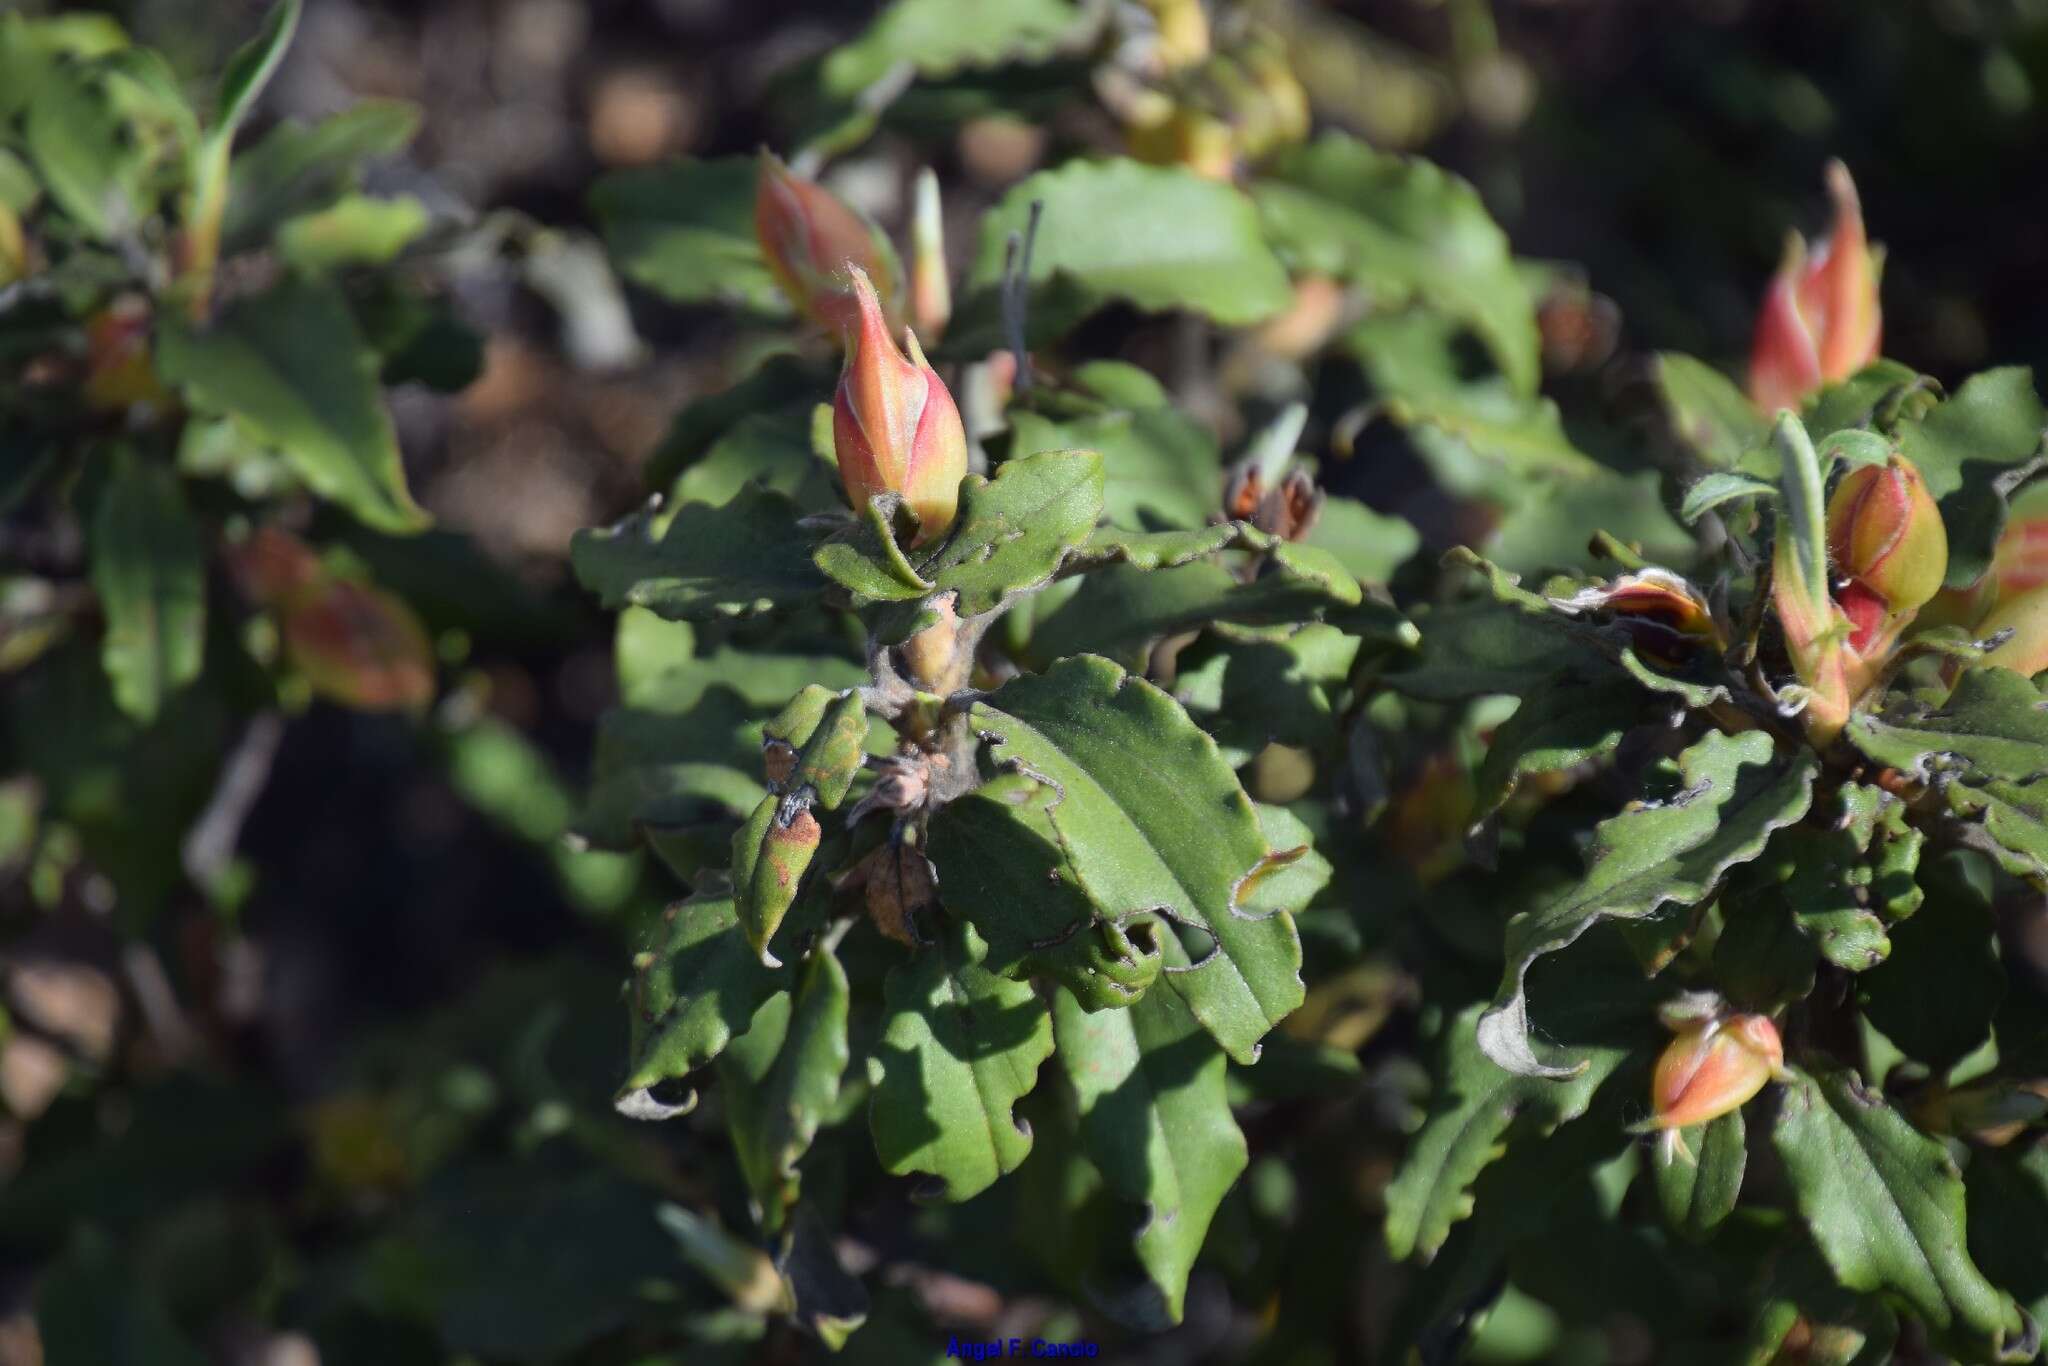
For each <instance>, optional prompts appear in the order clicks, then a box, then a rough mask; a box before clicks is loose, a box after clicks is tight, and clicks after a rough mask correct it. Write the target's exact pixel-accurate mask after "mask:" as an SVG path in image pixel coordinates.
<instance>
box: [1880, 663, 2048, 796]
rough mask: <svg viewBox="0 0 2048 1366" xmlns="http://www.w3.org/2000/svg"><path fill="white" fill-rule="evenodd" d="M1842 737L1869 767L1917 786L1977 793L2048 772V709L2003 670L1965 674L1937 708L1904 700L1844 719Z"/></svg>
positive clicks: (2025, 685)
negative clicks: (1953, 786) (1953, 785)
mask: <svg viewBox="0 0 2048 1366" xmlns="http://www.w3.org/2000/svg"><path fill="white" fill-rule="evenodd" d="M1847 734H1848V736H1849V739H1850V741H1851V742H1852V743H1854V744H1855V746H1856V748H1858V749H1860V750H1862V751H1863V753H1864V754H1866V755H1868V756H1869V757H1870V758H1871V759H1872V760H1873V761H1875V762H1877V763H1879V764H1885V765H1888V766H1890V767H1892V768H1896V769H1898V770H1900V771H1901V772H1903V773H1906V774H1909V775H1911V776H1912V777H1914V778H1917V779H1919V780H1921V781H1923V782H1955V781H1961V782H1966V783H1970V784H1972V785H1977V786H1983V785H1985V784H1987V783H1989V782H1991V781H1993V780H1998V779H2004V780H2007V781H2009V782H2012V783H2024V782H2026V781H2027V780H2028V779H2031V778H2033V777H2035V776H2037V775H2039V774H2043V773H2048V708H2044V707H2043V706H2042V695H2041V692H2040V690H2039V689H2038V688H2036V687H2035V686H2034V685H2033V684H2032V683H2031V682H2029V681H2028V680H2027V679H2026V678H2025V677H2023V676H2021V675H2020V674H2016V673H2014V672H2013V671H2012V670H2010V669H1996V668H1992V669H1968V670H1965V671H1964V673H1963V676H1962V679H1961V680H1960V681H1959V682H1958V683H1957V684H1956V690H1955V692H1954V693H1953V694H1952V695H1951V696H1950V697H1949V699H1948V701H1947V702H1945V703H1943V704H1941V705H1940V706H1938V707H1931V706H1928V705H1925V704H1924V703H1919V702H1914V701H1911V700H1908V701H1905V702H1903V703H1902V704H1900V705H1897V706H1894V707H1893V708H1891V709H1889V710H1888V711H1887V712H1884V713H1873V712H1862V713H1858V714H1857V715H1855V716H1852V717H1850V718H1849V726H1848V731H1847Z"/></svg>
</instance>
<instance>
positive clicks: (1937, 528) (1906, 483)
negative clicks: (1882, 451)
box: [1828, 455, 1948, 653]
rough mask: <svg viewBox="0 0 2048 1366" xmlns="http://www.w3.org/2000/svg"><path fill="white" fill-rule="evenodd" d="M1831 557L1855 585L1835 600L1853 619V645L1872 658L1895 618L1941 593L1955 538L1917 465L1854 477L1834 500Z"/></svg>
mask: <svg viewBox="0 0 2048 1366" xmlns="http://www.w3.org/2000/svg"><path fill="white" fill-rule="evenodd" d="M1828 557H1829V558H1830V559H1831V560H1832V561H1833V562H1834V567H1835V570H1836V572H1837V573H1839V574H1841V575H1842V576H1843V577H1844V578H1846V579H1847V580H1848V582H1847V583H1846V584H1844V585H1842V586H1841V587H1839V588H1837V589H1836V590H1835V600H1836V601H1837V602H1838V603H1840V604H1841V607H1842V611H1843V613H1844V615H1846V616H1847V617H1848V618H1849V622H1850V635H1849V644H1850V646H1851V647H1852V648H1854V649H1855V650H1857V651H1858V652H1859V653H1867V652H1868V651H1869V649H1870V647H1871V646H1872V644H1873V643H1875V641H1876V640H1877V639H1878V637H1879V635H1880V634H1881V633H1882V632H1883V631H1884V630H1885V628H1886V626H1887V624H1888V622H1889V620H1890V618H1893V617H1897V616H1899V615H1901V614H1911V613H1913V612H1915V611H1917V610H1919V608H1920V607H1921V606H1922V605H1923V604H1925V603H1926V602H1927V600H1928V599H1930V598H1932V597H1933V596H1934V595H1935V594H1936V593H1937V592H1939V591H1940V590H1941V580H1942V576H1943V575H1944V574H1946V573H1947V572H1948V531H1947V529H1946V528H1944V527H1943V526H1942V522H1941V510H1940V509H1939V508H1937V507H1936V506H1935V505H1934V496H1933V495H1932V494H1930V493H1928V491H1927V484H1926V481H1924V480H1923V479H1921V477H1920V471H1919V470H1917V469H1915V468H1913V464H1912V462H1911V461H1909V460H1906V459H1905V458H1904V457H1902V456H1897V455H1894V456H1893V457H1892V458H1891V460H1890V461H1889V462H1888V463H1886V464H1883V465H1864V466H1861V467H1859V468H1857V469H1853V470H1851V471H1849V473H1848V474H1847V475H1846V476H1844V477H1843V479H1842V482H1841V483H1839V484H1837V485H1836V486H1835V492H1834V496H1833V497H1832V498H1830V499H1828Z"/></svg>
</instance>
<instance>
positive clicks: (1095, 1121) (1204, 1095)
mask: <svg viewBox="0 0 2048 1366" xmlns="http://www.w3.org/2000/svg"><path fill="white" fill-rule="evenodd" d="M1178 947H1179V946H1178V945H1177V944H1176V945H1174V946H1173V949H1174V950H1178ZM1176 956H1179V955H1178V954H1177V953H1176ZM1053 1036H1054V1038H1055V1039H1056V1040H1057V1041H1058V1043H1059V1059H1060V1064H1061V1066H1062V1067H1064V1068H1065V1069H1066V1074H1067V1079H1068V1081H1070V1082H1071V1083H1072V1084H1073V1087H1074V1094H1075V1096H1076V1098H1077V1100H1078V1102H1079V1105H1080V1112H1081V1138H1082V1142H1083V1145H1084V1147H1085V1149H1086V1151H1087V1154H1088V1156H1089V1158H1090V1160H1092V1161H1093V1162H1094V1164H1095V1166H1096V1169H1097V1170H1098V1171H1100V1172H1101V1173H1102V1179H1103V1182H1104V1184H1105V1185H1106V1186H1107V1187H1108V1189H1109V1190H1110V1191H1111V1192H1112V1193H1114V1194H1115V1195H1116V1196H1118V1197H1119V1198H1120V1199H1123V1200H1127V1201H1130V1202H1132V1203H1134V1204H1137V1205H1140V1206H1142V1207H1143V1213H1142V1215H1141V1216H1140V1218H1139V1220H1138V1223H1137V1229H1136V1232H1135V1234H1134V1242H1135V1246H1136V1251H1137V1256H1138V1261H1139V1263H1140V1264H1141V1265H1142V1266H1143V1267H1144V1268H1145V1270H1146V1273H1147V1274H1148V1276H1149V1278H1150V1280H1151V1284H1152V1286H1153V1288H1154V1290H1155V1291H1156V1293H1157V1295H1158V1296H1159V1298H1160V1299H1161V1300H1162V1301H1163V1302H1164V1308H1165V1315H1164V1317H1165V1319H1166V1320H1167V1321H1169V1322H1172V1323H1178V1322H1180V1318H1181V1308H1182V1303H1183V1301H1184V1298H1185V1296H1186V1292H1187V1282H1188V1273H1189V1271H1191V1270H1192V1269H1193V1268H1194V1264H1195V1258H1196V1256H1197V1255H1198V1254H1199V1253H1200V1252H1201V1250H1202V1241H1203V1239H1204V1238H1205V1237H1206V1236H1207V1235H1208V1232H1209V1223H1210V1220H1211V1219H1213V1218H1214V1217H1215V1214H1216V1207H1217V1206H1218V1205H1219V1204H1221V1203H1222V1201H1223V1196H1224V1194H1225V1192H1227V1191H1228V1190H1229V1189H1230V1188H1231V1186H1232V1185H1233V1184H1235V1183H1236V1181H1237V1178H1238V1176H1239V1175H1240V1174H1241V1173H1242V1172H1243V1171H1244V1169H1245V1165H1246V1162H1247V1161H1248V1150H1247V1148H1246V1145H1245V1140H1244V1135H1243V1134H1242V1133H1241V1132H1239V1130H1238V1127H1237V1122H1236V1120H1234V1119H1233V1118H1232V1117H1231V1114H1230V1102H1229V1100H1228V1098H1227V1096H1226V1094H1225V1086H1224V1072H1225V1060H1224V1056H1223V1053H1222V1051H1221V1050H1220V1049H1218V1048H1217V1047H1216V1044H1215V1041H1214V1040H1212V1039H1211V1038H1210V1037H1209V1036H1208V1034H1207V1033H1205V1032H1204V1031H1203V1029H1202V1026H1201V1025H1200V1024H1199V1023H1197V1022H1196V1020H1195V1018H1194V1017H1193V1016H1192V1015H1190V1014H1189V1013H1188V1008H1187V1004H1186V1003H1185V1002H1184V1001H1182V1000H1181V999H1180V998H1179V997H1178V996H1176V995H1175V994H1174V993H1172V992H1170V991H1153V992H1148V993H1146V995H1145V997H1144V999H1142V1000H1140V1001H1138V1002H1137V1003H1136V1004H1135V1005H1132V1006H1131V1007H1130V1008H1129V1009H1127V1010H1102V1011H1095V1012H1092V1013H1091V1012H1089V1011H1087V1010H1085V1009H1083V1008H1082V1006H1081V1005H1080V1004H1079V1003H1078V1002H1076V1001H1075V999H1074V998H1073V997H1072V996H1071V995H1069V994H1068V993H1066V992H1064V991H1060V992H1056V993H1055V994H1054V996H1053Z"/></svg>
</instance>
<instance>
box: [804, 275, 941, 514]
mask: <svg viewBox="0 0 2048 1366" xmlns="http://www.w3.org/2000/svg"><path fill="white" fill-rule="evenodd" d="M849 274H850V276H851V278H852V288H853V296H854V300H855V304H856V307H857V310H858V317H857V320H856V322H855V324H854V326H853V327H852V328H851V329H850V330H849V331H848V333H847V339H846V368H845V369H844V370H842V371H841V372H840V375H839V391H838V392H837V393H836V394H834V395H833V397H832V446H833V450H834V452H835V454H836V455H837V456H838V459H839V478H840V481H841V482H842V483H844V484H845V486H846V496H847V497H848V498H850V499H852V500H853V505H854V507H855V508H864V507H866V506H867V504H868V500H869V499H870V498H873V497H874V496H875V495H876V494H880V493H894V494H897V495H899V496H901V498H902V499H903V501H904V503H905V504H906V505H907V506H908V507H909V508H910V510H911V511H912V512H914V513H915V514H917V522H918V531H917V540H918V541H919V542H923V541H929V540H931V539H932V538H933V537H934V536H937V535H939V534H940V533H941V532H943V531H945V530H946V528H948V527H950V526H952V525H953V514H954V512H955V511H956V510H957V509H958V507H959V501H960V480H961V479H962V477H964V476H965V475H966V473H967V430H966V428H965V427H963V426H962V425H961V423H960V410H959V408H957V407H956V406H954V403H953V395H952V393H951V391H949V390H948V389H947V388H946V384H945V381H943V380H941V379H940V378H939V375H938V372H937V371H936V370H933V369H932V367H931V365H930V364H929V363H927V362H926V360H925V358H924V350H923V348H921V347H919V346H918V344H917V336H916V334H915V333H911V332H905V333H904V339H905V340H906V341H907V342H908V343H909V345H910V354H909V355H907V356H906V355H904V354H903V352H902V351H901V350H900V349H899V348H898V347H897V345H896V342H895V340H894V339H893V338H892V337H891V336H890V335H889V321H888V319H887V317H886V316H884V314H883V312H882V304H881V300H879V299H877V298H876V297H875V287H874V285H873V284H871V283H870V282H869V281H868V277H867V275H866V273H865V272H863V271H862V270H861V269H860V267H858V266H854V267H852V268H851V269H850V271H849Z"/></svg>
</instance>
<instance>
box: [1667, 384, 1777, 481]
mask: <svg viewBox="0 0 2048 1366" xmlns="http://www.w3.org/2000/svg"><path fill="white" fill-rule="evenodd" d="M1656 374H1657V391H1658V396H1659V397H1660V398H1662V399H1663V402H1664V415H1665V417H1666V419H1667V420H1668V421H1669V422H1670V424H1671V430H1672V434H1673V435H1675V436H1676V437H1677V438H1678V439H1679V440H1680V441H1681V442H1683V443H1684V444H1685V445H1686V447H1687V448H1688V449H1690V450H1691V451H1692V453H1693V455H1694V456H1696V457H1697V458H1698V459H1699V461H1700V463H1701V464H1703V465H1706V466H1707V467H1709V468H1711V469H1717V470H1732V469H1734V468H1735V466H1736V465H1737V464H1738V463H1740V462H1741V460H1742V458H1743V457H1744V456H1746V455H1748V454H1749V453H1750V452H1751V451H1753V450H1755V449H1756V448H1757V447H1759V446H1761V445H1763V444H1764V441H1765V439H1766V438H1767V437H1769V435H1770V428H1771V424H1770V422H1769V421H1768V420H1767V419H1766V418H1765V417H1764V415H1763V414H1761V413H1759V412H1758V411H1757V410H1756V405H1755V404H1753V403H1751V402H1750V401H1749V395H1747V394H1745V393H1743V392H1742V390H1741V389H1739V388H1737V387H1736V385H1735V382H1734V381H1733V380H1731V379H1729V378H1728V377H1727V376H1726V375H1723V374H1722V373H1721V372H1720V371H1719V370H1716V369H1714V368H1713V367H1712V366H1710V365H1708V364H1706V363H1705V362H1704V361H1699V360H1694V359H1693V358H1692V357H1691V356H1685V355H1680V354H1679V353H1677V352H1675V351H1661V352H1659V353H1658V354H1657V371H1656ZM1702 482H1703V483H1704V482H1705V481H1702ZM1686 506H1687V507H1688V508H1690V507H1691V506H1692V499H1691V496H1690V495H1688V497H1687V501H1686ZM1685 520H1687V521H1691V520H1692V516H1691V515H1688V516H1687V517H1686V519H1685Z"/></svg>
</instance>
